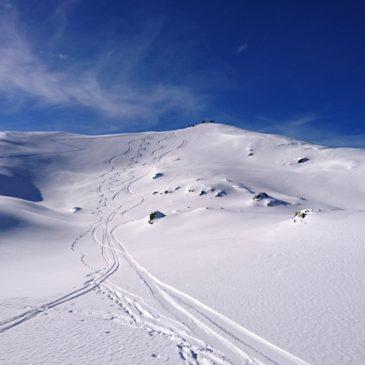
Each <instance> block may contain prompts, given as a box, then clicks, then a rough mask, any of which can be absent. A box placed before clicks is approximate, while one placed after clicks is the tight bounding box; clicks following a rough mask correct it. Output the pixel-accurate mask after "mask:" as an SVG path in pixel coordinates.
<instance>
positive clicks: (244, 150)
mask: <svg viewBox="0 0 365 365" xmlns="http://www.w3.org/2000/svg"><path fill="white" fill-rule="evenodd" d="M156 212H157V213H158V214H157V213H156ZM151 213H155V215H152V216H151V215H150V214H151ZM151 218H152V219H151ZM364 221H365V150H361V149H346V148H337V149H331V148H326V147H323V146H318V145H312V144H309V143H305V142H301V141H296V140H292V139H288V138H285V137H281V136H275V135H267V134H260V133H254V132H250V131H245V130H241V129H238V128H234V127H229V126H225V125H220V124H202V125H197V126H195V127H190V128H187V129H183V130H178V131H171V132H159V133H155V132H148V133H139V134H122V135H105V136H95V137H91V136H81V135H74V134H67V133H40V132H37V133H12V132H2V133H1V134H0V363H1V364H9V365H10V364H39V363H44V364H60V363H72V364H177V363H185V364H259V365H262V364H269V365H272V364H275V365H279V364H280V365H281V364H283V365H291V364H298V365H299V364H359V365H360V364H363V363H364V361H365V346H364V343H365V313H364V311H365V310H364V308H365V265H364V262H365V238H364V237H365V225H364Z"/></svg>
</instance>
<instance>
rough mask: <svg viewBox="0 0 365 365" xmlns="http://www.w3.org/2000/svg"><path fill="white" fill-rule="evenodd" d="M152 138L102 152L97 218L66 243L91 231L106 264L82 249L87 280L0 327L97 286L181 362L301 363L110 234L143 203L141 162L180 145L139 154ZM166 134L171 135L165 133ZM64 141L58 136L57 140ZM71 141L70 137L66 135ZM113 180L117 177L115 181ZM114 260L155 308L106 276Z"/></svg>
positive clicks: (161, 145)
mask: <svg viewBox="0 0 365 365" xmlns="http://www.w3.org/2000/svg"><path fill="white" fill-rule="evenodd" d="M157 136H158V135H156V136H150V137H145V138H142V139H140V140H139V139H134V140H131V141H129V143H128V148H127V150H126V151H124V152H121V153H118V154H116V155H114V156H112V157H111V158H109V160H108V161H107V162H106V163H107V165H108V168H107V170H106V171H105V172H104V173H103V174H101V175H100V176H99V180H100V183H99V185H98V187H97V191H98V192H99V193H100V199H99V201H98V204H97V207H96V211H95V212H94V213H96V214H97V215H98V216H99V218H98V219H97V220H96V222H95V223H94V224H93V225H91V227H90V228H89V229H88V230H87V231H86V232H83V233H82V234H81V235H79V236H78V237H77V238H76V239H75V240H74V241H73V243H72V244H71V249H72V250H73V251H76V250H77V244H78V242H79V241H80V240H81V239H85V238H86V237H88V236H89V235H91V237H92V239H93V241H94V242H95V243H96V244H97V245H99V246H100V250H101V255H102V257H103V259H104V261H105V264H106V267H105V268H102V269H100V268H95V267H93V266H92V265H90V264H89V263H88V261H87V257H86V255H85V254H84V253H82V252H81V253H80V260H81V262H82V263H83V264H84V265H85V266H86V267H87V268H88V269H89V270H91V274H89V275H91V276H92V279H90V280H88V281H87V282H86V283H84V284H83V285H82V286H80V287H79V288H78V289H75V290H73V291H71V292H69V293H65V294H64V295H63V296H61V297H59V298H56V299H54V300H52V301H50V302H48V303H44V304H42V305H40V306H38V307H36V308H32V309H30V310H27V311H25V312H23V313H21V314H19V315H17V316H14V317H11V318H8V319H7V320H4V321H2V322H0V333H2V332H5V331H7V330H9V329H11V328H13V327H14V326H17V325H20V324H21V323H24V322H26V321H28V320H30V319H32V318H34V317H35V316H37V315H38V314H40V313H43V312H44V311H47V310H48V309H50V308H54V307H56V306H58V305H60V304H62V303H65V302H67V301H69V300H72V299H75V298H77V297H80V296H82V295H84V294H86V293H89V292H91V291H94V290H97V291H98V292H100V293H102V294H104V295H106V296H107V297H109V298H110V299H111V300H113V301H115V302H116V303H117V304H118V305H119V306H120V308H121V309H122V310H123V312H124V314H125V316H119V315H117V314H116V316H115V318H116V319H117V320H121V321H124V322H125V321H127V323H128V324H129V325H131V326H133V327H136V328H140V329H143V330H146V331H148V332H149V333H150V334H151V335H159V336H163V337H165V338H168V339H169V340H171V341H173V342H174V343H176V345H177V348H178V351H179V354H180V357H181V359H182V361H184V362H185V363H187V364H199V363H200V362H204V363H208V364H240V365H241V364H252V365H255V364H262V363H265V364H275V365H279V364H295V365H308V364H307V363H306V362H304V361H303V360H301V359H299V358H297V357H295V356H294V355H292V354H290V353H288V352H286V351H284V350H282V349H280V348H278V347H276V346H275V345H273V344H271V343H270V342H268V341H266V340H264V339H262V338H261V337H259V336H257V335H255V334H254V333H252V332H250V331H249V330H247V329H245V328H244V327H242V326H241V325H239V324H238V323H236V322H234V321H232V320H231V319H229V318H227V317H226V316H224V315H222V314H221V313H218V312H216V311H215V310H213V309H212V308H210V307H208V306H207V305H205V304H203V303H201V302H200V301H199V300H197V299H195V298H193V297H191V296H189V295H188V294H186V293H183V292H182V291H180V290H178V289H177V288H174V287H173V286H171V285H168V284H166V283H164V282H162V281H161V280H159V279H158V278H156V277H155V276H154V275H153V274H152V273H150V272H149V271H148V270H147V269H146V268H144V267H143V266H142V265H141V264H140V263H138V262H137V261H136V260H135V259H134V258H133V257H132V256H131V254H130V253H129V252H128V251H127V249H126V247H125V245H124V244H123V242H121V241H120V239H119V238H118V237H117V230H118V228H120V227H121V226H122V225H123V224H125V223H128V222H130V221H133V220H135V218H133V217H131V216H130V215H129V214H128V213H129V212H130V211H132V210H133V209H135V208H136V207H138V206H140V205H141V204H143V202H144V201H145V197H144V196H143V195H140V194H135V193H133V191H132V190H131V186H132V185H133V184H134V183H136V182H137V181H139V180H141V179H143V178H144V177H145V176H146V175H147V174H149V173H150V170H149V169H148V168H147V170H146V171H144V170H145V169H144V167H145V166H146V165H149V166H151V164H158V163H159V162H160V161H161V160H162V159H163V158H166V156H168V155H169V154H170V153H172V152H174V151H176V150H178V149H180V148H182V147H184V146H185V145H186V143H187V142H186V141H185V140H182V141H180V143H179V144H178V145H177V146H176V147H175V148H171V149H169V150H166V149H165V145H164V143H165V142H168V139H169V136H168V135H165V136H164V138H163V139H159V140H157V148H156V149H155V150H152V151H150V156H152V159H150V160H149V161H145V162H143V158H144V157H147V156H146V155H147V151H148V149H149V147H150V146H151V140H154V139H157V138H156V137H157ZM173 136H176V134H174V135H173ZM75 139H76V138H75ZM170 139H173V138H172V137H171V136H170ZM66 140H67V139H62V141H66ZM71 140H72V138H70V141H71ZM67 141H68V140H67ZM60 143H62V144H64V145H68V146H70V147H71V146H72V147H74V148H75V149H74V150H72V152H76V151H82V150H83V148H79V147H77V146H74V145H73V144H69V142H60ZM138 143H139V145H138V146H137V151H136V153H135V155H132V151H133V144H138ZM65 152H66V151H65ZM70 152H71V151H70ZM128 155H131V157H130V159H129V162H128V164H127V166H128V167H124V168H121V169H120V170H118V165H117V163H116V161H117V160H118V158H121V157H124V158H125V157H126V156H128ZM147 162H148V163H147ZM125 165H126V164H124V166H125ZM121 178H122V181H120V180H119V179H121ZM114 187H118V190H117V191H115V190H113V188H114ZM122 193H123V194H125V195H127V196H130V197H136V199H137V201H136V202H135V203H133V204H132V205H130V206H128V207H124V206H123V201H122V200H119V199H118V198H119V197H120V195H121V194H122ZM118 217H119V218H121V219H124V220H125V219H126V220H127V222H124V223H120V222H119V223H117V222H115V221H116V220H117V218H118ZM121 265H128V266H129V267H130V268H131V269H132V270H133V271H134V272H135V274H136V275H137V276H138V277H139V279H140V281H141V282H142V283H143V285H144V286H145V287H146V288H147V292H149V293H150V298H147V299H148V302H153V303H157V304H158V306H159V307H160V308H162V309H163V313H160V312H159V311H157V310H156V308H155V306H151V305H150V304H147V303H146V301H147V300H146V298H141V297H139V296H137V295H135V294H133V293H130V292H128V291H126V290H124V289H123V287H121V286H120V285H118V284H119V283H118V284H117V282H116V281H115V279H114V281H113V275H114V274H115V273H116V272H117V271H118V269H119V267H120V266H121ZM248 353H249V354H250V355H248ZM256 359H258V360H256Z"/></svg>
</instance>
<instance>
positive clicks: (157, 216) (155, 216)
mask: <svg viewBox="0 0 365 365" xmlns="http://www.w3.org/2000/svg"><path fill="white" fill-rule="evenodd" d="M163 217H166V215H165V214H163V213H162V212H160V211H158V210H156V211H155V212H152V213H150V216H149V220H148V223H149V224H152V223H153V221H154V220H155V219H161V218H163Z"/></svg>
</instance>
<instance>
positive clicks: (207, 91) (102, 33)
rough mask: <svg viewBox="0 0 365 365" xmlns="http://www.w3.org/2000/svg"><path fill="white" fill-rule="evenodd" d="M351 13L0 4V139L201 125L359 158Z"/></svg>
mask: <svg viewBox="0 0 365 365" xmlns="http://www.w3.org/2000/svg"><path fill="white" fill-rule="evenodd" d="M364 11H365V5H362V4H361V2H360V1H351V0H350V1H346V2H345V1H305V2H304V1H302V2H299V1H244V0H241V1H239V0H231V1H230V0H221V1H216V0H210V1H197V0H195V1H190V0H185V1H162V0H157V1H154V0H149V1H147V0H145V1H141V0H133V1H123V0H118V1H112V0H109V1H102V0H93V1H90V0H88V1H86V0H83V1H82V0H63V1H47V0H44V1H34V0H17V1H15V0H14V1H13V0H0V129H3V130H66V131H72V132H80V133H88V134H96V133H114V132H131V131H143V130H165V129H174V128H181V127H184V126H186V125H188V124H190V123H191V122H194V121H197V120H200V119H204V118H208V119H215V120H217V121H221V122H224V123H228V124H233V125H237V126H240V127H243V128H247V129H254V130H258V131H264V132H272V133H279V134H284V135H288V136H290V137H295V138H300V139H306V140H310V141H314V142H318V143H323V144H328V145H331V146H362V147H365V103H364V97H365V86H364V85H365V72H364V65H365V22H364V21H363V14H364Z"/></svg>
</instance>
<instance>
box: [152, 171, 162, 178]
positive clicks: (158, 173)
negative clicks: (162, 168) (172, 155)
mask: <svg viewBox="0 0 365 365" xmlns="http://www.w3.org/2000/svg"><path fill="white" fill-rule="evenodd" d="M162 176H163V173H162V172H156V174H154V175H153V177H152V179H154V180H155V179H158V178H159V177H162Z"/></svg>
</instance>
